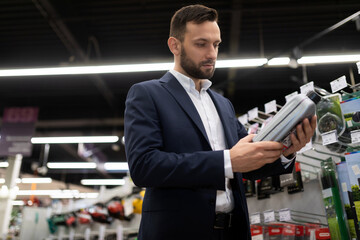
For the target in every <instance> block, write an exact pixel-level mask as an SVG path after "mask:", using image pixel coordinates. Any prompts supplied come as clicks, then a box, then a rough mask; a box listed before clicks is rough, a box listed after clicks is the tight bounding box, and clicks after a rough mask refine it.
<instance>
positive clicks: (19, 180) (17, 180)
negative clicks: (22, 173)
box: [0, 178, 21, 184]
mask: <svg viewBox="0 0 360 240" xmlns="http://www.w3.org/2000/svg"><path fill="white" fill-rule="evenodd" d="M15 182H16V183H21V179H20V178H17V179H16V180H15ZM3 183H5V178H0V184H3Z"/></svg>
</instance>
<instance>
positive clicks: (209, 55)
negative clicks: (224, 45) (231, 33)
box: [206, 45, 218, 59]
mask: <svg viewBox="0 0 360 240" xmlns="http://www.w3.org/2000/svg"><path fill="white" fill-rule="evenodd" d="M217 53H218V51H217V48H216V47H215V46H212V45H211V46H210V47H209V49H208V52H207V56H206V57H207V58H208V59H216V58H217Z"/></svg>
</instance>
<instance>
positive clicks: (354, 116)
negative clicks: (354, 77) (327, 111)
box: [340, 91, 360, 131]
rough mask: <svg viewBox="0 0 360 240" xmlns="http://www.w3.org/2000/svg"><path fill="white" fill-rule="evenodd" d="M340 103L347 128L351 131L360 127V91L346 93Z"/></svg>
mask: <svg viewBox="0 0 360 240" xmlns="http://www.w3.org/2000/svg"><path fill="white" fill-rule="evenodd" d="M342 99H343V101H342V102H341V103H340V106H341V110H342V112H343V114H344V118H345V123H346V128H347V129H348V130H349V131H353V130H357V129H360V91H359V92H355V93H349V94H344V95H343V96H342Z"/></svg>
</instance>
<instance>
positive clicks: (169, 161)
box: [124, 84, 225, 190]
mask: <svg viewBox="0 0 360 240" xmlns="http://www.w3.org/2000/svg"><path fill="white" fill-rule="evenodd" d="M153 92H154V91H149V89H148V85H146V86H145V85H143V84H135V85H134V86H133V87H132V88H131V89H130V90H129V93H128V96H127V99H126V103H125V104H126V108H125V118H124V121H125V123H124V128H125V151H126V156H127V160H128V163H129V169H130V175H131V177H132V179H133V181H134V183H135V184H136V185H137V186H140V187H178V188H214V189H219V190H224V189H225V181H224V179H225V176H224V157H223V151H195V152H186V151H181V152H180V151H179V152H178V153H175V152H168V151H165V149H164V146H165V144H164V140H163V139H164V137H163V136H164V134H166V133H165V132H164V131H166V129H165V130H164V129H163V128H162V124H163V123H162V121H164V120H162V119H160V117H159V112H158V111H159V106H158V105H159V104H161V106H162V110H163V107H164V104H166V99H163V100H162V103H159V102H158V100H155V99H154V96H153V95H152V94H153ZM156 99H158V98H156ZM169 107H171V106H169ZM189 131H191V129H190V130H189ZM194 134H196V132H194ZM167 139H169V138H167ZM188 140H189V141H191V139H188ZM173 141H177V139H173ZM184 150H185V149H184Z"/></svg>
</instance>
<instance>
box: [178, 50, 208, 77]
mask: <svg viewBox="0 0 360 240" xmlns="http://www.w3.org/2000/svg"><path fill="white" fill-rule="evenodd" d="M207 64H213V65H214V67H213V68H212V69H205V70H204V71H202V70H201V66H203V65H207ZM180 66H181V67H182V68H183V69H184V71H185V72H186V73H187V74H188V75H189V76H190V77H192V78H196V79H210V78H212V76H213V75H214V72H215V61H213V60H207V61H203V62H200V63H199V64H198V65H197V64H196V63H195V62H194V61H193V60H191V59H190V58H188V57H187V54H186V52H185V49H184V46H182V48H181V56H180Z"/></svg>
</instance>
